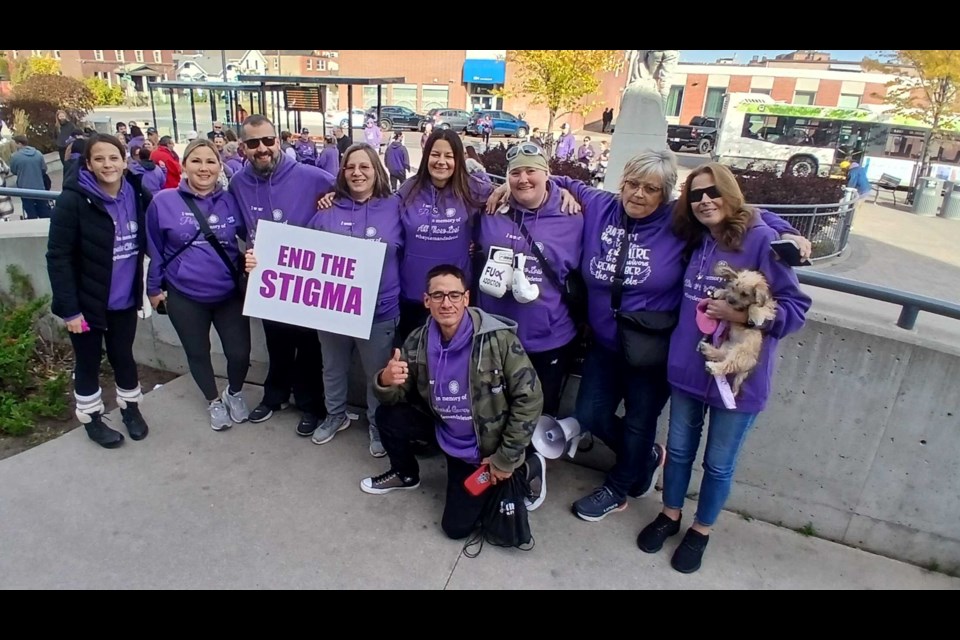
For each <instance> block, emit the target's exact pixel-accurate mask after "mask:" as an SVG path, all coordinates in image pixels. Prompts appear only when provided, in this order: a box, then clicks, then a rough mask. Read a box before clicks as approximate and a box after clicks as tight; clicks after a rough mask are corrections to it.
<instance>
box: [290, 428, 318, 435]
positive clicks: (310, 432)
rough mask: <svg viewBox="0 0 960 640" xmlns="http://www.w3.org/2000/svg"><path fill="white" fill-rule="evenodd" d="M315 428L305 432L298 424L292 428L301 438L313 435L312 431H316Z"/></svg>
mask: <svg viewBox="0 0 960 640" xmlns="http://www.w3.org/2000/svg"><path fill="white" fill-rule="evenodd" d="M316 430H317V429H316V428H314V429H313V431H308V432H307V433H304V432H303V431H300V427H299V426H297V428H296V429H294V431H296V432H297V435H298V436H300V437H301V438H309V437H310V436H312V435H313V433H314V431H316Z"/></svg>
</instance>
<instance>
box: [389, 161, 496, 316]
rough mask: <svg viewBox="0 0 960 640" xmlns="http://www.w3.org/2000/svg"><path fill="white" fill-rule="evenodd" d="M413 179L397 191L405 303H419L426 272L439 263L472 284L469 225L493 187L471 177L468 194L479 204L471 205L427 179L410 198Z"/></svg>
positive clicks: (401, 290) (401, 293)
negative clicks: (402, 236)
mask: <svg viewBox="0 0 960 640" xmlns="http://www.w3.org/2000/svg"><path fill="white" fill-rule="evenodd" d="M415 180H416V178H410V179H409V180H407V181H406V182H405V183H403V185H402V186H401V187H400V190H399V194H400V196H401V197H402V205H401V211H400V218H401V221H402V222H403V230H404V234H405V238H406V243H405V245H404V252H403V258H402V259H401V260H400V295H401V297H402V298H403V299H404V300H410V301H415V302H420V301H421V300H423V292H424V289H425V288H426V279H427V272H428V271H430V269H431V268H433V267H435V266H437V265H438V264H444V263H446V264H453V265H456V266H458V267H460V268H461V269H463V271H464V273H466V274H467V282H470V281H471V280H470V273H471V271H472V269H471V268H470V241H471V240H472V238H471V224H472V222H473V218H474V217H475V216H476V215H477V213H478V212H479V210H480V207H482V206H483V203H485V202H486V200H487V197H489V195H490V194H491V193H492V192H493V186H491V185H490V184H489V183H485V182H481V181H480V180H477V179H476V178H472V177H471V178H470V182H469V184H470V192H471V193H472V194H473V197H474V199H475V200H477V202H478V203H480V204H479V205H478V206H472V205H468V204H467V203H465V202H464V201H463V200H461V199H460V198H458V197H456V195H455V194H454V192H453V187H452V186H451V185H450V183H448V184H447V185H446V187H444V188H443V189H437V188H436V187H435V186H433V183H432V182H430V181H429V179H428V180H427V183H426V184H425V185H424V186H423V188H421V189H420V191H419V192H418V193H416V194H414V195H412V196H409V194H410V192H411V191H412V190H413V184H414V181H415ZM408 196H409V197H408Z"/></svg>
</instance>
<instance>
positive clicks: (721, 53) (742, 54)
mask: <svg viewBox="0 0 960 640" xmlns="http://www.w3.org/2000/svg"><path fill="white" fill-rule="evenodd" d="M791 51H796V49H789V50H783V51H773V50H769V49H767V50H758V51H733V50H718V49H681V50H680V61H681V62H716V60H717V58H729V57H731V56H736V62H737V64H746V63H747V62H749V61H750V59H751V58H752V57H753V56H761V57H762V56H767V57H768V58H774V57H776V56H777V54H781V53H790V52H791ZM821 51H826V52H827V53H829V54H830V58H831V59H833V60H839V61H842V62H849V61H857V62H859V61H860V60H862V59H863V57H864V56H869V57H871V58H876V57H877V54H878V52H880V51H882V50H881V49H866V50H863V51H858V50H853V49H821Z"/></svg>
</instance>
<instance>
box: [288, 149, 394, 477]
mask: <svg viewBox="0 0 960 640" xmlns="http://www.w3.org/2000/svg"><path fill="white" fill-rule="evenodd" d="M336 194H337V195H336V197H335V198H334V200H333V207H332V208H330V209H324V210H321V211H319V212H318V213H317V215H316V216H314V218H313V220H311V221H310V223H309V224H308V225H307V226H308V227H310V228H312V229H317V230H319V231H327V232H329V233H336V234H339V235H345V236H350V237H353V238H364V239H366V240H369V241H370V242H383V243H385V244H386V245H387V252H386V257H385V258H384V261H383V273H382V275H381V276H380V290H379V292H378V293H377V310H376V312H375V313H374V316H373V327H372V328H371V330H370V338H369V339H367V340H360V339H359V338H353V337H351V336H344V335H340V334H336V333H329V332H327V331H319V332H318V334H319V336H320V345H321V348H322V350H323V388H324V390H325V392H326V399H325V402H326V407H327V417H326V419H325V420H324V421H323V423H322V424H321V425H320V426H319V427H317V430H316V431H314V432H313V438H312V439H313V442H314V444H326V443H327V442H330V441H331V440H332V439H333V437H334V436H335V435H336V434H337V432H338V431H342V430H344V429H346V428H347V427H349V426H350V418H349V417H348V416H347V379H348V374H349V373H350V362H351V360H352V358H351V354H352V353H353V349H354V348H356V349H357V351H358V352H359V353H360V361H361V363H362V364H363V368H364V370H365V371H366V372H367V420H368V422H369V424H370V433H369V436H370V455H372V456H374V457H375V458H381V457H383V456H384V455H386V451H385V450H384V448H383V445H382V444H381V443H380V432H379V431H378V430H377V421H376V413H377V407H378V406H380V403H379V401H378V400H377V397H376V395H374V393H373V387H374V381H373V377H372V376H373V374H374V373H375V372H376V371H379V370H380V368H382V367H383V363H384V362H386V361H387V360H389V359H390V354H391V353H392V352H393V347H394V342H395V340H396V333H397V323H398V322H399V318H400V256H401V255H402V253H403V245H404V243H403V227H402V226H401V224H400V197H399V196H397V195H392V194H391V193H390V183H389V182H388V181H387V173H386V171H385V170H384V168H383V163H381V162H380V157H379V155H378V154H377V151H376V149H374V148H373V147H371V146H370V145H368V144H364V143H360V144H355V145H353V146H351V147H349V148H348V149H347V150H346V152H344V154H343V167H342V168H341V169H340V172H339V173H338V174H337V186H336Z"/></svg>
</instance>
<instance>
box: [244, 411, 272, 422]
mask: <svg viewBox="0 0 960 640" xmlns="http://www.w3.org/2000/svg"><path fill="white" fill-rule="evenodd" d="M272 417H273V411H272V410H271V411H270V413H268V414H267V415H265V416H263V417H262V418H257V419H256V420H254V419H253V418H249V417H248V418H247V420H248V421H249V422H251V423H253V424H260V423H261V422H266V421H267V420H269V419H270V418H272Z"/></svg>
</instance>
